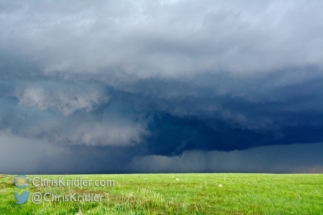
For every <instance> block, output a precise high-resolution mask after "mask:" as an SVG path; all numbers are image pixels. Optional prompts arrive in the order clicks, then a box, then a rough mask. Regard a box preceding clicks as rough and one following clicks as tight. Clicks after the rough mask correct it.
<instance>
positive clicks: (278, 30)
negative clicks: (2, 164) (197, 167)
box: [0, 0, 323, 171]
mask: <svg viewBox="0 0 323 215" xmlns="http://www.w3.org/2000/svg"><path fill="white" fill-rule="evenodd" d="M322 6H323V4H322V2H321V1H310V2H308V1H261V2H257V1H145V0H142V1H136V2H133V1H107V2H106V1H92V2H90V1H82V2H73V3H71V2H64V1H46V2H36V1H29V2H24V1H15V2H11V1H1V2H0V75H1V77H2V78H1V80H0V107H1V108H0V132H3V134H6V135H13V136H14V137H15V138H27V139H28V141H32V140H34V141H39V142H42V141H43V142H46V144H49V145H50V146H49V147H51V146H52V147H55V146H56V145H59V146H64V147H68V148H70V150H77V149H76V148H77V147H85V148H87V147H89V151H91V149H97V148H100V147H103V148H104V147H106V148H105V150H107V151H109V150H117V151H118V150H119V151H120V156H122V157H123V158H124V160H127V161H129V162H130V161H131V160H132V158H133V157H134V156H137V157H147V159H148V158H149V159H151V158H152V157H149V156H179V155H181V154H183V153H184V155H185V153H190V152H194V153H196V154H194V155H192V156H193V157H195V156H197V157H198V156H199V155H198V153H206V154H208V153H211V154H212V153H216V152H214V150H220V151H234V150H245V149H250V148H255V147H259V146H268V147H270V146H272V145H286V147H287V145H291V144H300V143H304V144H311V143H313V144H314V143H320V142H322V141H323V134H322V129H323V121H322V119H323V103H322V102H321V100H322V99H321V98H322V97H323V85H322V82H323V64H322V62H323V51H322V50H323V40H322V35H323V22H322V20H323V15H322V13H321V11H320V8H322ZM10 140H11V139H10ZM12 141H14V140H12ZM28 141H27V142H28ZM54 145H55V146H54ZM91 147H92V148H91ZM291 147H293V146H291ZM296 148H297V147H296ZM297 149H298V150H301V149H300V148H297ZM82 150H83V149H82ZM105 150H103V151H105ZM129 150H130V151H131V150H132V151H133V152H134V153H129ZM268 150H269V151H268V153H270V150H271V149H270V148H268ZM291 150H292V148H291ZM121 151H123V152H124V153H122V152H121ZM200 151H202V152H200ZM208 151H211V152H208ZM84 153H86V149H84ZM88 153H90V152H88ZM219 153H220V152H219ZM221 153H222V152H221ZM223 153H224V152H223ZM226 155H228V156H229V157H230V156H231V155H232V157H235V156H238V155H237V154H235V153H234V152H232V153H231V154H226ZM89 156H90V155H89ZM190 156H191V155H190ZM207 156H208V155H207ZM210 156H211V155H210ZM212 156H213V155H212ZM250 156H255V154H252V153H251V154H250ZM184 157H185V156H184ZM159 158H160V159H161V160H163V159H166V160H167V159H168V161H169V162H170V163H172V162H173V161H174V160H173V157H169V158H168V157H158V160H159V161H161V160H160V159H159ZM169 159H171V160H169ZM181 159H184V158H181ZM194 159H195V158H194ZM230 159H233V158H230ZM175 160H176V159H175ZM184 160H185V159H184ZM138 162H139V161H138ZM178 162H179V163H181V161H178ZM94 163H95V162H94ZM94 163H93V165H94ZM139 163H140V162H139ZM134 165H135V164H134ZM246 165H247V164H246ZM320 165H321V164H320ZM174 166H176V165H174ZM264 166H266V165H264ZM257 168H258V167H257ZM268 168H269V167H268ZM286 168H287V167H286ZM291 168H292V167H291ZM138 169H140V168H139V167H138ZM233 169H234V168H232V170H233ZM263 169H265V168H263ZM293 169H295V168H294V167H293ZM178 170H179V169H178ZM237 170H240V169H239V168H238V167H237ZM179 171H180V170H179ZM255 171H256V170H255ZM284 171H285V170H284ZM286 171H287V169H286Z"/></svg>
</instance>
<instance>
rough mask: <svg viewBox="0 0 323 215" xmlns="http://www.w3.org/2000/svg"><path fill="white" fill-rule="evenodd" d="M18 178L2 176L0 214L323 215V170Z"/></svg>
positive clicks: (30, 176)
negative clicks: (49, 198)
mask: <svg viewBox="0 0 323 215" xmlns="http://www.w3.org/2000/svg"><path fill="white" fill-rule="evenodd" d="M14 177H15V176H13V175H0V199H1V201H0V214H48V215H49V214H297V215H300V214H323V175H322V174H129V175H126V174H122V175H78V176H76V175H64V176H63V177H65V179H67V178H70V179H75V178H76V177H81V178H82V179H83V180H84V179H91V180H101V179H104V180H114V181H115V185H114V186H113V187H111V186H110V187H109V186H108V187H94V186H91V187H83V188H82V187H54V186H47V187H40V188H37V187H33V186H32V185H31V184H29V186H28V187H27V188H25V189H20V188H17V187H16V186H15V185H14ZM28 177H29V179H32V178H34V177H36V176H35V175H28ZM41 177H43V178H47V179H53V178H57V177H58V176H57V175H46V176H43V175H42V176H41ZM220 184H222V187H221V186H219V185H220ZM23 191H29V192H30V195H32V193H35V192H41V193H46V192H52V193H55V194H57V195H62V194H66V195H68V193H69V192H72V193H78V194H86V193H94V194H99V195H103V196H104V197H103V199H102V201H101V202H62V201H58V202H43V203H41V204H33V203H32V202H31V197H30V196H29V200H28V201H27V202H26V203H25V204H22V205H18V204H16V200H15V197H14V193H15V192H18V193H21V192H23Z"/></svg>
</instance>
